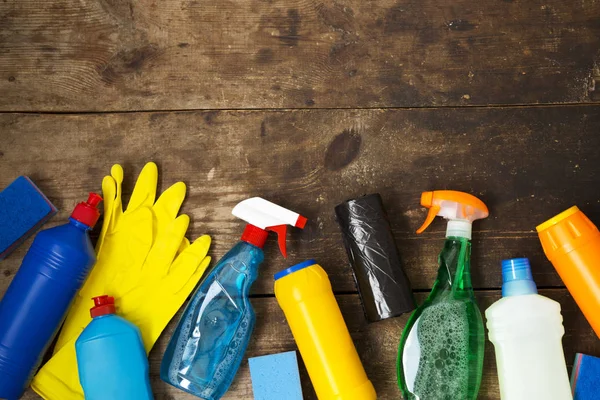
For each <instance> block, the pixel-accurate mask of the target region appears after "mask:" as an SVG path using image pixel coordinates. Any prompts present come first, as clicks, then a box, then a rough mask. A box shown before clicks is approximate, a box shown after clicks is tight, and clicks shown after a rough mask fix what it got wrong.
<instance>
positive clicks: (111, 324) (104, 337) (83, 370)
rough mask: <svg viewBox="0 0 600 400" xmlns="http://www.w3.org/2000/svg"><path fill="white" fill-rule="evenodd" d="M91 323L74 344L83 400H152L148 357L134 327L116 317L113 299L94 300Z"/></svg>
mask: <svg viewBox="0 0 600 400" xmlns="http://www.w3.org/2000/svg"><path fill="white" fill-rule="evenodd" d="M93 300H94V307H92V308H91V309H90V314H91V316H92V318H93V319H92V321H91V322H90V323H89V324H88V326H86V328H85V329H84V330H83V332H81V335H79V337H78V338H77V341H76V342H75V352H76V353H77V369H78V371H79V382H81V387H82V388H83V393H84V394H85V399H86V400H107V399H110V400H152V399H153V398H154V397H153V396H152V389H151V387H150V376H149V367H148V357H147V356H146V350H144V343H143V341H142V334H141V333H140V330H139V329H138V327H137V326H135V325H134V324H133V323H131V322H129V321H127V320H126V319H125V318H121V317H119V316H118V315H115V299H114V298H113V297H110V296H106V295H105V296H99V297H94V299H93Z"/></svg>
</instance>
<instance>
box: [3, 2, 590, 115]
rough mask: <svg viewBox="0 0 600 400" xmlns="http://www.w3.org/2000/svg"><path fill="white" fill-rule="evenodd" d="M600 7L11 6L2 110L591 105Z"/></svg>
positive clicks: (6, 18) (6, 17)
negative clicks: (588, 103) (583, 103)
mask: <svg viewBox="0 0 600 400" xmlns="http://www.w3.org/2000/svg"><path fill="white" fill-rule="evenodd" d="M599 18H600V4H599V3H598V1H562V0H544V1H542V0H530V1H519V0H505V1H496V0H483V1H477V2H473V1H469V0H452V1H450V0H445V1H437V0H384V1H361V0H342V1H333V0H324V1H319V0H291V1H282V0H273V1H262V0H240V1H219V2H213V1H208V0H175V1H156V0H139V1H131V0H128V1H114V0H100V1H97V0H82V1H75V0H52V1H50V2H49V1H46V2H43V3H42V4H40V2H39V1H34V0H6V1H4V2H0V21H2V23H1V24H0V93H2V96H0V110H17V111H26V110H29V111H42V110H60V111H83V110H96V111H98V110H141V109H147V110H148V109H152V110H157V109H164V110H166V109H170V110H173V109H200V108H204V109H223V108H227V109H231V108H299V107H302V108H304V107H327V108H329V107H361V108H362V107H402V106H411V107H412V106H432V105H453V106H457V105H485V104H524V103H563V102H575V103H579V102H589V101H595V100H597V99H598V98H597V95H596V91H595V85H596V83H595V82H596V80H597V79H598V76H600V72H599V71H598V67H597V53H598V50H599V49H600V24H599V23H598V20H599Z"/></svg>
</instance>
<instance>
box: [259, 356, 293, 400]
mask: <svg viewBox="0 0 600 400" xmlns="http://www.w3.org/2000/svg"><path fill="white" fill-rule="evenodd" d="M248 362H249V364H250V376H251V378H252V390H253V391H254V400H283V399H285V400H302V386H300V374H299V373H298V359H297V358H296V352H295V351H288V352H286V353H279V354H270V355H267V356H261V357H253V358H250V359H249V360H248Z"/></svg>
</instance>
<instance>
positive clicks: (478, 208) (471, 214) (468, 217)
mask: <svg viewBox="0 0 600 400" xmlns="http://www.w3.org/2000/svg"><path fill="white" fill-rule="evenodd" d="M421 205H422V206H423V207H426V208H429V213H428V214H427V218H426V219H425V222H424V223H423V225H422V226H421V227H420V228H419V229H418V230H417V233H422V232H423V231H424V230H425V229H427V227H428V226H429V225H430V224H431V223H432V222H433V220H434V219H435V217H436V216H439V217H443V218H445V219H447V220H449V222H448V229H447V231H446V236H461V237H467V238H469V239H470V238H471V224H472V223H473V221H475V220H476V219H482V218H486V217H487V216H488V215H489V212H488V208H487V207H486V205H485V204H484V203H483V202H482V201H481V200H479V199H478V198H477V197H475V196H473V195H471V194H468V193H464V192H458V191H455V190H436V191H433V192H423V194H422V195H421Z"/></svg>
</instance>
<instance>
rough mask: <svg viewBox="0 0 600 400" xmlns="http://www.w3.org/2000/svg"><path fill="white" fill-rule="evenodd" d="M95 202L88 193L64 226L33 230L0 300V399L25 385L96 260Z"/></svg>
mask: <svg viewBox="0 0 600 400" xmlns="http://www.w3.org/2000/svg"><path fill="white" fill-rule="evenodd" d="M101 201H102V198H101V197H100V196H99V195H97V194H95V193H90V196H89V198H88V201H87V202H82V203H79V204H78V205H77V206H76V207H75V210H74V211H73V213H72V214H71V217H70V218H69V222H68V223H67V224H64V225H60V226H56V227H54V228H50V229H46V230H43V231H41V232H39V233H38V234H37V235H36V237H35V239H34V240H33V243H32V244H31V248H30V249H29V251H28V252H27V254H26V255H25V258H23V263H22V264H21V267H20V268H19V270H18V271H17V273H16V274H15V277H14V278H13V280H12V282H11V284H10V286H9V287H8V290H7V291H6V293H5V294H4V297H3V298H2V301H0V398H2V399H8V400H15V399H17V398H19V396H20V395H21V393H23V391H24V390H25V388H26V387H27V386H28V385H29V382H30V381H31V378H32V377H33V374H34V373H35V371H36V370H37V367H38V366H39V364H40V362H41V361H42V357H43V356H44V353H45V352H46V349H47V347H48V345H49V344H50V343H51V342H52V340H53V339H54V336H55V334H56V332H57V331H58V328H59V327H60V325H61V324H62V322H63V320H64V318H65V315H66V313H67V310H68V308H69V305H70V304H71V301H72V300H73V298H74V297H75V294H76V293H77V291H78V290H79V289H80V288H81V286H82V285H83V282H84V281H85V279H86V277H87V276H88V273H89V272H90V269H91V268H92V266H93V265H94V263H95V262H96V255H95V253H94V248H93V246H92V243H91V241H90V238H89V235H88V231H89V230H90V229H92V228H93V227H94V225H95V224H96V222H97V221H98V218H99V216H100V212H99V211H98V210H97V206H98V204H99V203H100V202H101Z"/></svg>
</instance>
